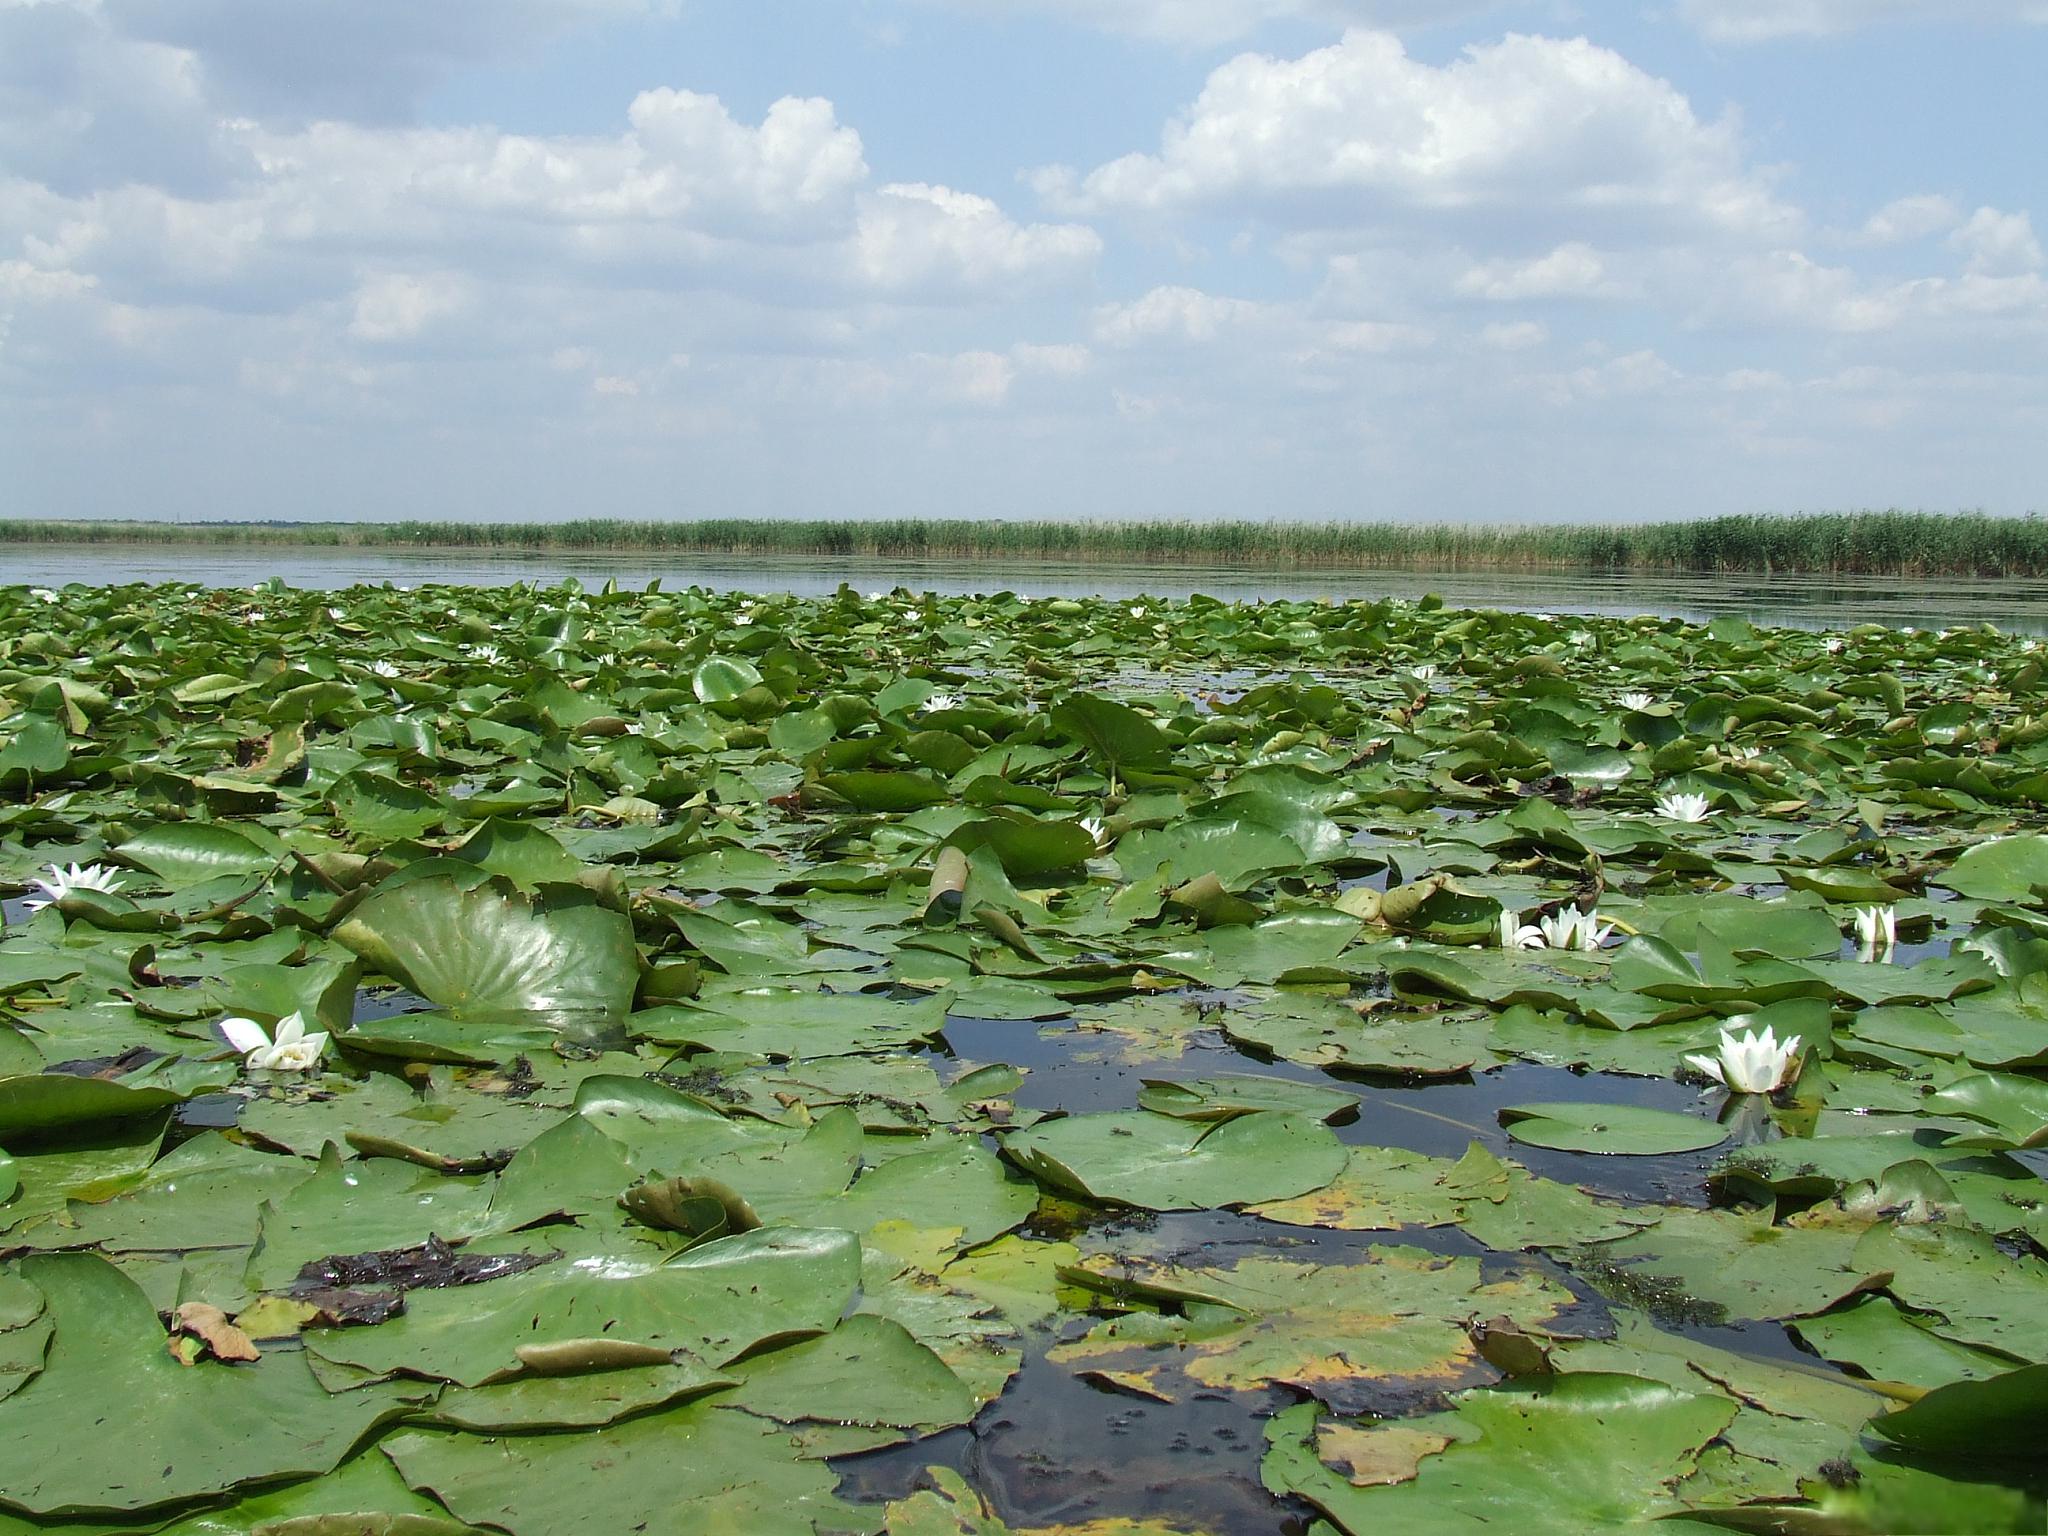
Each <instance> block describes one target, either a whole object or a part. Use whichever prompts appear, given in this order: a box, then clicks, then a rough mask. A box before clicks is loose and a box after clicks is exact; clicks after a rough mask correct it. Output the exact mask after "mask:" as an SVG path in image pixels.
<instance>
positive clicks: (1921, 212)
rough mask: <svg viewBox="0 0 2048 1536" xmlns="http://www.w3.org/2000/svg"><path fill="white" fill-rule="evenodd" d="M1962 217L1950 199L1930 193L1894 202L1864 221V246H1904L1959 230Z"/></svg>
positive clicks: (1861, 241) (1858, 237) (1859, 234)
mask: <svg viewBox="0 0 2048 1536" xmlns="http://www.w3.org/2000/svg"><path fill="white" fill-rule="evenodd" d="M1961 217H1962V214H1961V213H1960V212H1959V211H1958V209H1957V208H1956V205H1955V204H1954V203H1953V202H1951V201H1950V200H1949V199H1947V198H1945V197H1941V196H1937V195H1934V194H1930V193H1921V194H1919V195H1916V196H1913V197H1900V198H1894V199H1893V200H1892V201H1891V202H1889V203H1886V204H1885V205H1884V206H1883V207H1882V208H1880V209H1878V210H1877V212H1875V213H1873V214H1872V215H1871V216H1870V217H1869V218H1868V219H1866V220H1865V221H1864V224H1863V228H1862V229H1860V230H1859V231H1857V235H1856V240H1857V243H1858V244H1860V245H1904V244H1906V243H1908V242H1909V241H1913V240H1924V239H1926V238H1927V237H1928V236H1929V235H1937V234H1940V233H1941V231H1943V230H1944V229H1952V228H1954V227H1955V224H1956V221H1957V220H1958V219H1960V218H1961Z"/></svg>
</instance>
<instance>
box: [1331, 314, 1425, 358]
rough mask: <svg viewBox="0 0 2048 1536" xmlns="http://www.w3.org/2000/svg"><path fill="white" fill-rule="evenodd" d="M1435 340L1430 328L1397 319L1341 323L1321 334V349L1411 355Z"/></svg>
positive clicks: (1343, 321)
mask: <svg viewBox="0 0 2048 1536" xmlns="http://www.w3.org/2000/svg"><path fill="white" fill-rule="evenodd" d="M1435 340H1436V334H1435V333H1434V332H1433V331H1431V330H1430V329H1429V328H1428V327H1427V326H1422V325H1409V324H1406V323H1404V322H1402V321H1398V320H1340V321H1338V322H1336V323H1335V324H1333V325H1331V326H1330V327H1329V328H1328V329H1327V330H1325V331H1324V332H1323V335H1322V348H1323V349H1324V350H1329V351H1336V352H1364V353H1381V352H1412V351H1415V350H1416V349H1418V348H1420V347H1426V346H1428V345H1429V344H1430V343H1431V342H1433V341H1435Z"/></svg>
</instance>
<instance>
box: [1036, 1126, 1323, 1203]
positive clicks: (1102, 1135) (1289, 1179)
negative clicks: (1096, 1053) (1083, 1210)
mask: <svg viewBox="0 0 2048 1536" xmlns="http://www.w3.org/2000/svg"><path fill="white" fill-rule="evenodd" d="M1003 1152H1004V1154H1005V1155H1006V1156H1007V1157H1009V1158H1010V1159H1011V1161H1013V1162H1015V1163H1016V1164H1017V1165H1018V1166H1019V1167H1020V1168H1022V1169H1024V1171H1025V1172H1027V1173H1030V1174H1033V1175H1035V1176H1036V1177H1039V1178H1042V1179H1044V1180H1046V1181H1047V1182H1048V1183H1050V1184H1052V1185H1053V1186H1054V1187H1056V1188H1059V1189H1064V1190H1070V1191H1073V1192H1076V1193H1079V1194H1084V1195H1089V1196H1092V1197H1094V1198H1095V1199H1098V1200H1109V1201H1114V1202H1116V1203H1118V1204H1120V1205H1137V1206H1144V1207H1147V1208H1148V1209H1151V1210H1158V1211H1179V1210H1201V1209H1203V1208H1205V1207H1208V1206H1217V1205H1251V1204H1256V1203H1257V1202H1259V1201H1262V1200H1282V1199H1286V1198H1288V1197H1289V1196H1292V1195H1300V1194H1305V1193H1307V1192H1308V1191H1309V1190H1311V1189H1318V1188H1320V1187H1322V1186H1323V1185H1325V1184H1327V1183H1329V1182H1330V1180H1332V1179H1334V1178H1335V1177H1336V1176H1337V1175H1338V1173H1340V1172H1341V1171H1342V1170H1343V1167H1344V1162H1345V1153H1344V1148H1343V1146H1342V1145H1341V1144H1340V1143H1339V1142H1338V1141H1337V1138H1336V1137H1335V1136H1333V1135H1331V1134H1330V1131H1329V1129H1328V1128H1327V1127H1326V1126H1324V1125H1322V1124H1320V1123H1319V1122H1317V1121H1315V1120H1311V1119H1308V1118H1307V1117H1305V1116H1302V1115H1298V1114H1282V1113H1276V1112H1273V1111H1260V1112H1258V1113H1255V1114H1248V1115H1239V1116H1236V1117H1234V1118H1232V1119H1229V1120H1225V1121H1222V1122H1221V1123H1216V1124H1211V1123H1205V1122H1201V1121H1189V1120H1180V1119H1176V1118H1174V1117H1173V1116H1171V1115H1154V1114H1147V1113H1145V1112H1143V1111H1139V1112H1137V1113H1133V1114H1101V1115H1074V1116H1071V1117H1069V1118H1067V1119H1064V1120H1049V1121H1044V1122H1041V1123H1040V1124H1038V1125H1036V1126H1033V1127H1031V1128H1030V1129H1028V1130H1023V1131H1016V1132H1013V1133H1011V1134H1010V1135H1008V1136H1006V1137H1004V1138H1003Z"/></svg>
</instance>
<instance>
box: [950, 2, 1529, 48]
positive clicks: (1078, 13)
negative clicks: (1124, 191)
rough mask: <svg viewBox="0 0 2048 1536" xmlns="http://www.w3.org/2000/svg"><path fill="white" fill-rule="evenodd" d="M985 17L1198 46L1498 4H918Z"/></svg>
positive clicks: (1392, 24) (1452, 17) (1419, 20)
mask: <svg viewBox="0 0 2048 1536" xmlns="http://www.w3.org/2000/svg"><path fill="white" fill-rule="evenodd" d="M926 3H928V4H935V5H943V6H945V7H947V8H948V9H951V10H956V11H965V12H967V13H969V14H973V15H986V16H1019V15H1038V16H1049V17H1053V18H1055V19H1057V20H1061V21H1071V22H1074V23H1077V24H1079V25H1082V26H1087V27H1093V28H1096V29H1098V30H1100V31H1104V32H1120V33H1125V34H1127V35H1130V36H1134V37H1147V38H1154V39H1157V40H1159V41H1162V42H1169V43H1180V44H1186V45H1190V46H1202V45H1207V44H1212V43H1227V42H1230V41H1232V40H1234V39H1236V38H1241V37H1245V36H1248V35H1249V34H1251V33H1253V32H1256V31H1257V30H1258V29H1259V28H1260V27H1263V26H1265V25H1267V24H1268V23H1271V22H1276V21H1311V22H1323V23H1327V24H1330V25H1334V26H1372V27H1389V28H1400V27H1411V26H1433V25H1439V24H1441V23H1443V22H1447V21H1456V20H1458V19H1460V18H1462V17H1466V16H1473V15H1477V14H1479V13H1481V12H1484V11H1489V10H1494V9H1496V8H1498V7H1499V6H1500V5H1501V4H1502V3H1504V0H926Z"/></svg>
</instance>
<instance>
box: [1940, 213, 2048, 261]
mask: <svg viewBox="0 0 2048 1536" xmlns="http://www.w3.org/2000/svg"><path fill="white" fill-rule="evenodd" d="M1948 243H1949V247H1950V249H1952V250H1955V251H1958V252H1960V253H1961V254H1962V257H1963V262H1964V266H1965V269H1966V270H1967V271H1970V272H1973V273H1975V274H1977V275H1978V276H1981V277H2017V276H2019V275H2021V274H2023V273H2027V272H2034V271H2038V270H2039V269H2040V266H2041V242H2040V240H2039V239H2038V238H2036V237H2035V234H2034V221H2033V220H2032V219H2030V218H2029V217H2028V216H2027V215H2026V214H2024V213H2001V212H1999V210H1998V209H1996V208H1979V209H1978V210H1977V211H1976V212H1975V213H1973V214H1971V215H1970V217H1969V220H1968V222H1966V223H1965V224H1964V225H1963V226H1962V227H1961V228H1959V229H1958V230H1956V232H1955V233H1954V234H1952V235H1950V236H1949V237H1948Z"/></svg>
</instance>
